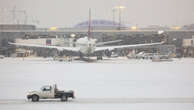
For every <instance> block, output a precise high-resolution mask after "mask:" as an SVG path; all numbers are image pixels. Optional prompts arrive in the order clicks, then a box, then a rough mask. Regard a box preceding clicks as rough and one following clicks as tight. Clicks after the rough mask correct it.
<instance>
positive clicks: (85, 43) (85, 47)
mask: <svg viewBox="0 0 194 110" xmlns="http://www.w3.org/2000/svg"><path fill="white" fill-rule="evenodd" d="M90 21H91V12H90V10H89V23H88V24H89V28H88V36H86V37H83V38H79V39H77V41H76V42H75V45H76V46H75V47H64V46H63V47H62V46H52V45H38V44H25V43H13V42H9V44H11V45H16V46H24V47H38V48H49V49H57V50H58V51H70V52H76V53H79V55H80V58H83V57H84V56H87V57H89V56H91V55H94V56H96V57H97V60H102V53H103V52H104V51H113V50H114V49H124V48H138V47H144V46H154V45H161V44H163V43H164V41H162V42H157V43H145V44H134V45H117V46H104V45H106V44H110V43H114V42H120V41H121V40H116V41H108V42H99V43H97V40H96V39H94V38H91V36H90Z"/></svg>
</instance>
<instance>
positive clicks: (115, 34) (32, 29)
mask: <svg viewBox="0 0 194 110" xmlns="http://www.w3.org/2000/svg"><path fill="white" fill-rule="evenodd" d="M158 32H159V30H157V29H149V30H147V29H131V28H130V27H126V26H124V25H120V24H119V23H116V22H112V21H108V20H92V21H91V37H93V38H96V39H98V41H99V42H102V41H103V42H105V41H111V40H118V39H119V40H122V42H119V43H115V44H113V45H125V44H140V43H151V42H160V41H162V40H163V38H164V35H160V34H159V33H158ZM164 33H165V37H167V43H166V44H165V45H163V46H159V47H154V48H155V49H146V48H145V49H144V48H140V49H139V50H148V51H150V50H155V51H158V50H159V51H160V52H165V51H166V52H168V51H172V52H175V53H176V54H181V55H182V54H183V53H185V51H192V49H193V43H192V42H193V39H192V38H193V36H194V29H188V27H187V29H177V30H173V29H167V30H165V31H164ZM72 35H74V37H73V38H72ZM87 35H88V22H87V21H85V22H81V23H78V24H77V25H75V26H74V27H73V28H54V29H53V28H52V29H50V28H48V29H40V28H37V27H36V26H34V25H21V24H12V25H0V54H3V55H5V56H10V55H11V54H12V53H13V52H14V50H15V47H14V46H10V45H8V42H9V41H10V42H26V43H30V42H31V43H39V44H43V45H48V44H49V45H60V46H72V45H70V44H68V45H66V44H65V43H63V42H73V41H74V40H75V39H78V38H80V37H84V36H87ZM22 39H23V41H22ZM185 39H190V40H187V41H186V40H185ZM183 42H184V43H183ZM185 42H186V43H187V45H186V44H185ZM185 45H186V46H185ZM188 48H189V50H188ZM185 49H186V50H185ZM189 53H192V52H189ZM182 56H183V55H182ZM190 56H192V55H190Z"/></svg>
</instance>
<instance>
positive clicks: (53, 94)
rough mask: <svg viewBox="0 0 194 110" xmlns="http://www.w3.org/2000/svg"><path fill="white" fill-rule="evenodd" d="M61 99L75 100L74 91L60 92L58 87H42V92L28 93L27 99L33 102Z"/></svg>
mask: <svg viewBox="0 0 194 110" xmlns="http://www.w3.org/2000/svg"><path fill="white" fill-rule="evenodd" d="M56 98H60V99H61V101H67V100H68V98H74V91H72V90H69V91H60V90H58V88H57V85H56V84H54V85H52V86H51V85H45V86H42V87H41V89H40V91H31V92H28V93H27V99H29V100H30V99H31V100H32V101H33V102H37V101H39V99H56Z"/></svg>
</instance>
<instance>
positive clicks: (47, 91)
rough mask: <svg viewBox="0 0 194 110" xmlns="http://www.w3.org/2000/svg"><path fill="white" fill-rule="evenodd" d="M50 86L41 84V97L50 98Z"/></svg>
mask: <svg viewBox="0 0 194 110" xmlns="http://www.w3.org/2000/svg"><path fill="white" fill-rule="evenodd" d="M51 89H52V88H51V86H43V87H42V89H41V90H42V92H41V97H42V98H51V94H52V93H51Z"/></svg>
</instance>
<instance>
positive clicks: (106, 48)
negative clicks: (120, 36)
mask: <svg viewBox="0 0 194 110" xmlns="http://www.w3.org/2000/svg"><path fill="white" fill-rule="evenodd" d="M163 43H164V42H159V43H146V44H135V45H118V46H105V47H96V49H95V52H98V51H104V50H109V51H111V50H114V49H123V48H138V47H145V46H155V45H161V44H163Z"/></svg>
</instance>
